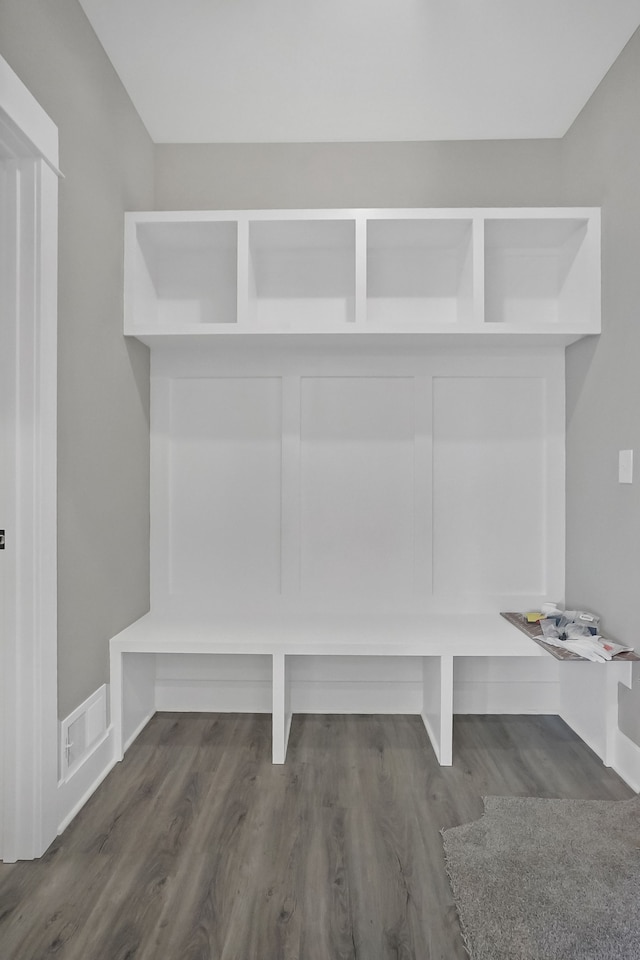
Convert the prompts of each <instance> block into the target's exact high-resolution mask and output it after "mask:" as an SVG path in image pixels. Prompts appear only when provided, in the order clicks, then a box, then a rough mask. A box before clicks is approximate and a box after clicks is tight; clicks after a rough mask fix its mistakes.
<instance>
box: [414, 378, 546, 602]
mask: <svg viewBox="0 0 640 960" xmlns="http://www.w3.org/2000/svg"><path fill="white" fill-rule="evenodd" d="M433 391H434V392H433V411H434V414H433V416H434V422H433V428H434V429H433V484H434V496H433V530H434V535H433V536H434V541H433V563H434V593H435V594H436V596H438V595H439V596H451V597H452V598H455V597H456V596H461V595H467V594H476V595H477V594H481V595H508V594H538V595H539V594H542V593H544V589H545V587H544V583H545V569H544V553H543V550H544V543H545V536H544V531H545V455H546V454H545V432H544V431H545V387H544V381H543V380H542V379H539V378H528V377H525V378H516V377H478V378H473V377H437V378H435V379H434V381H433Z"/></svg>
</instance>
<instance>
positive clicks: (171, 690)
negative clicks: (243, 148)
mask: <svg viewBox="0 0 640 960" xmlns="http://www.w3.org/2000/svg"><path fill="white" fill-rule="evenodd" d="M271 698H272V693H271V682H270V681H262V680H248V681H242V680H210V679H207V680H199V679H193V678H190V679H182V678H176V679H168V678H162V679H158V680H156V693H155V702H156V709H157V710H159V711H163V710H167V711H170V712H171V711H173V712H178V713H182V712H186V713H189V712H190V711H193V712H195V713H271Z"/></svg>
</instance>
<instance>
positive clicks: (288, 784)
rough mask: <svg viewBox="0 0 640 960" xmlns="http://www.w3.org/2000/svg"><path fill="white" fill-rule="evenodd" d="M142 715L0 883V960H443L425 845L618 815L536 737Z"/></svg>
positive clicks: (549, 743)
mask: <svg viewBox="0 0 640 960" xmlns="http://www.w3.org/2000/svg"><path fill="white" fill-rule="evenodd" d="M270 752H271V736H270V718H269V717H268V716H265V715H242V714H241V715H238V714H232V715H221V714H157V715H156V717H155V718H154V719H153V720H152V721H151V723H150V724H149V725H148V727H147V728H146V729H145V730H144V732H143V733H142V734H141V736H140V737H139V738H138V740H137V741H136V742H135V744H134V745H133V746H132V747H131V749H130V750H129V752H128V754H127V756H126V758H125V760H124V762H123V763H121V764H118V765H117V766H116V768H115V769H114V770H113V771H112V773H111V774H110V775H109V777H108V778H107V779H106V780H105V782H104V783H103V785H102V786H101V787H100V788H99V790H98V791H97V792H96V794H95V795H94V796H93V797H92V799H91V800H90V801H89V803H88V804H87V805H86V806H85V807H84V809H83V810H82V811H81V813H80V814H79V815H78V817H77V818H76V819H75V821H74V822H73V823H72V824H71V826H70V827H69V828H68V829H67V831H66V832H65V833H64V834H63V836H61V837H59V838H58V839H57V840H56V841H55V843H54V844H53V845H52V846H51V847H50V849H49V850H48V851H47V853H46V855H45V856H44V857H43V858H42V860H40V861H38V862H34V863H18V864H12V865H9V864H0V957H1V958H2V960H40V958H45V957H48V958H51V957H55V958H57V960H134V958H135V960H296V958H297V960H387V958H388V960H391V958H393V960H435V958H438V960H459V958H465V957H466V953H465V950H464V947H463V945H462V940H461V937H460V931H459V926H458V920H457V915H456V910H455V906H454V903H453V900H452V896H451V892H450V889H449V884H448V881H447V876H446V872H445V867H444V860H443V855H442V841H441V837H440V830H441V829H442V828H445V827H450V826H453V825H456V824H460V823H466V822H468V821H470V820H474V819H476V818H477V817H479V816H480V815H481V813H482V801H481V797H482V796H484V795H487V794H494V795H501V796H545V797H576V798H591V799H626V798H627V797H629V796H631V795H632V794H631V791H630V790H629V789H628V788H627V787H626V786H625V785H624V784H623V783H622V781H621V780H620V779H619V778H618V777H617V776H616V775H615V774H613V773H611V771H608V770H606V769H605V768H604V767H603V766H602V764H601V763H600V761H599V760H598V759H597V758H596V757H595V755H594V754H593V753H591V751H590V750H589V749H588V748H587V747H586V746H585V745H584V744H583V743H581V741H579V740H578V739H577V737H575V736H574V735H573V734H572V733H571V732H570V731H569V730H568V728H567V727H566V726H565V725H564V724H563V723H562V721H560V720H559V719H557V718H553V717H468V716H460V717H456V720H455V734H454V764H453V767H450V768H441V767H439V766H438V764H437V762H436V760H435V757H434V755H433V751H432V750H431V747H430V745H429V742H428V739H427V735H426V733H425V730H424V728H423V726H422V723H421V721H420V719H419V718H418V717H382V716H376V717H362V716H350V717H347V716H340V717H327V716H296V717H294V721H293V727H292V731H291V740H290V744H289V751H288V757H287V762H286V764H285V765H284V766H279V767H274V766H272V765H271V759H270Z"/></svg>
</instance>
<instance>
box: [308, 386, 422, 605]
mask: <svg viewBox="0 0 640 960" xmlns="http://www.w3.org/2000/svg"><path fill="white" fill-rule="evenodd" d="M300 400H301V471H300V490H301V532H300V557H301V590H302V592H303V594H309V595H316V596H320V597H326V598H331V597H333V596H336V595H338V596H344V595H345V594H346V595H348V596H352V597H353V596H359V597H364V598H367V597H371V596H377V595H380V594H383V595H385V596H390V597H396V598H398V600H400V599H401V598H404V599H405V601H406V599H407V596H408V595H410V593H411V590H412V587H413V539H414V510H413V484H414V476H413V460H414V451H413V445H414V436H415V426H414V387H413V380H412V379H411V378H408V377H407V378H401V377H307V378H304V379H303V380H302V386H301V397H300Z"/></svg>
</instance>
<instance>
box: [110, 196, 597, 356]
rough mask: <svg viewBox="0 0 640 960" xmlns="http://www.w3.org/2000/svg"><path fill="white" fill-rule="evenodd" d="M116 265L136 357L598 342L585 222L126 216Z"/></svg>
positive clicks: (404, 214) (399, 216)
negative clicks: (386, 345) (156, 351)
mask: <svg viewBox="0 0 640 960" xmlns="http://www.w3.org/2000/svg"><path fill="white" fill-rule="evenodd" d="M125 256H126V267H125V278H126V282H125V333H126V334H130V335H132V336H136V337H138V338H139V339H141V340H143V341H145V342H147V343H153V342H156V341H157V340H158V338H160V337H165V338H167V337H176V336H185V337H189V338H192V337H194V336H200V337H210V336H229V335H235V336H237V335H245V336H248V337H251V336H254V337H255V336H256V335H278V334H281V335H282V334H290V335H291V334H294V335H296V334H300V335H301V336H304V335H306V336H307V337H308V336H310V335H313V336H316V337H317V336H320V337H322V336H327V335H334V336H335V335H338V336H344V335H347V336H348V335H351V336H358V335H359V336H362V335H367V334H369V335H391V334H395V335H408V334H412V335H420V336H422V335H424V336H428V337H432V338H434V339H438V340H440V341H442V340H444V341H446V342H454V341H455V342H460V338H461V337H465V338H471V337H473V338H474V341H475V340H477V339H478V338H485V339H486V338H497V339H498V340H499V341H504V340H508V341H509V342H514V341H516V340H517V341H519V342H529V341H531V340H533V341H535V342H553V343H563V344H568V343H571V342H573V341H574V340H578V339H579V338H580V337H582V336H585V335H586V334H592V333H599V332H600V213H599V210H597V209H593V208H556V207H554V208H544V209H539V208H519V209H515V208H505V209H484V208H483V209H447V210H445V209H431V210H415V209H401V210H295V211H291V210H280V211H274V210H269V211H266V210H260V211H241V212H231V211H220V212H214V211H203V212H193V211H189V212H170V213H129V214H127V215H126V254H125Z"/></svg>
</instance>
